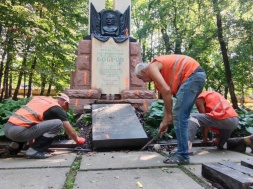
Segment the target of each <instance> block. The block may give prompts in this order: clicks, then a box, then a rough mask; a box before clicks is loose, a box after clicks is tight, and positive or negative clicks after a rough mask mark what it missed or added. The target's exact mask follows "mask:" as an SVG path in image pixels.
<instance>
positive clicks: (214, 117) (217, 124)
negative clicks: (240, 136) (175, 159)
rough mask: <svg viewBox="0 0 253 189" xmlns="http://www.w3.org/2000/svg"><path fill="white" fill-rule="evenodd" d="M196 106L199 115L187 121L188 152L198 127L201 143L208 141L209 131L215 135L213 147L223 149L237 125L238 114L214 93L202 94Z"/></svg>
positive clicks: (222, 98) (219, 95) (194, 115)
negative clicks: (201, 133) (200, 131)
mask: <svg viewBox="0 0 253 189" xmlns="http://www.w3.org/2000/svg"><path fill="white" fill-rule="evenodd" d="M196 106H197V109H198V111H199V113H196V114H192V115H191V117H190V118H189V120H188V125H189V136H188V137H189V141H188V145H189V152H191V147H192V142H193V141H194V138H195V135H196V134H197V131H198V128H200V127H201V128H202V131H203V139H202V142H203V143H206V142H207V141H208V138H207V133H208V129H210V130H212V131H214V132H215V133H216V135H217V138H216V140H215V141H213V143H214V145H216V146H217V148H218V149H224V144H225V143H226V142H227V140H228V139H229V137H230V135H231V133H232V132H233V131H234V130H235V129H236V128H237V126H238V124H239V116H238V114H237V113H236V111H235V110H234V109H233V107H232V106H231V105H230V103H229V102H228V101H227V100H226V99H225V98H224V97H223V96H222V95H221V94H219V93H217V92H214V91H205V92H202V93H201V94H200V95H199V96H198V98H197V100H196Z"/></svg>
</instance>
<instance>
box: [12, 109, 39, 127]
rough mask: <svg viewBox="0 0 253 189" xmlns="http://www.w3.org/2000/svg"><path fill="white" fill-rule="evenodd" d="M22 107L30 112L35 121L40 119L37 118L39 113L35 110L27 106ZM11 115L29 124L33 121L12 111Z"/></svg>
mask: <svg viewBox="0 0 253 189" xmlns="http://www.w3.org/2000/svg"><path fill="white" fill-rule="evenodd" d="M22 109H25V110H26V111H28V112H29V113H31V114H32V115H33V116H34V117H35V118H36V119H37V121H41V120H40V119H39V115H38V114H37V113H36V112H35V111H33V110H32V109H31V108H29V107H27V106H24V107H22ZM12 116H13V117H16V118H18V119H21V120H22V121H24V122H25V123H27V124H29V125H32V124H33V123H34V122H32V121H30V120H29V119H26V118H25V117H23V116H22V115H19V114H16V113H14V114H13V115H12Z"/></svg>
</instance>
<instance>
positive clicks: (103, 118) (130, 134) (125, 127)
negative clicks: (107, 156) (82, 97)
mask: <svg viewBox="0 0 253 189" xmlns="http://www.w3.org/2000/svg"><path fill="white" fill-rule="evenodd" d="M92 139H93V141H92V145H93V147H94V148H96V149H99V148H119V147H128V148H131V147H142V146H144V145H145V144H146V143H147V142H148V137H147V134H146V132H145V131H144V129H143V126H142V125H141V123H140V121H139V119H138V117H137V116H136V114H135V112H134V108H133V107H132V106H131V105H130V104H93V105H92Z"/></svg>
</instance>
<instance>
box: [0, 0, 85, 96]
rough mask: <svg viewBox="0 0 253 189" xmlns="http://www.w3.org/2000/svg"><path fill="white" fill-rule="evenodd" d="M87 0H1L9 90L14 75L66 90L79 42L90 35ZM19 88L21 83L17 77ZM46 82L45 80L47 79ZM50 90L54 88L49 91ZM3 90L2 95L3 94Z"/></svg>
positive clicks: (2, 77)
mask: <svg viewBox="0 0 253 189" xmlns="http://www.w3.org/2000/svg"><path fill="white" fill-rule="evenodd" d="M87 3H88V2H87V1H77V0H71V1H70V0H62V1H54V2H52V1H10V0H5V1H1V2H0V10H1V15H0V31H1V36H0V37H1V38H0V40H1V41H0V42H1V47H0V52H1V57H2V59H1V67H0V82H1V83H3V86H2V85H1V88H2V87H5V89H4V91H3V94H5V98H7V97H9V96H8V94H7V91H8V86H9V83H10V77H11V75H15V76H17V75H18V76H19V77H20V79H21V78H23V81H22V83H23V82H25V79H26V82H27V83H29V85H30V87H31V86H32V84H34V85H36V86H38V87H43V84H45V85H47V87H48V86H54V87H56V90H63V89H64V88H65V87H66V86H68V85H67V84H68V83H69V76H70V70H72V69H74V65H75V58H76V57H75V51H76V49H77V43H78V41H79V40H81V39H82V37H83V36H84V35H87V30H86V28H85V27H86V26H87V23H88V15H89V14H88V7H87V6H88V5H87ZM15 82H16V83H15V84H16V85H17V86H13V87H14V88H17V89H18V88H19V87H20V86H19V85H20V83H18V82H17V81H15ZM43 82H44V83H43ZM49 93H50V91H49ZM3 94H2V96H1V99H2V98H3Z"/></svg>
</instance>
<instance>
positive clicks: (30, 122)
mask: <svg viewBox="0 0 253 189" xmlns="http://www.w3.org/2000/svg"><path fill="white" fill-rule="evenodd" d="M12 116H13V117H15V118H18V119H21V120H22V121H24V122H25V123H27V124H29V125H32V124H33V122H32V121H30V120H29V119H26V118H25V117H23V116H22V115H18V114H16V113H14V114H13V115H12Z"/></svg>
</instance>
